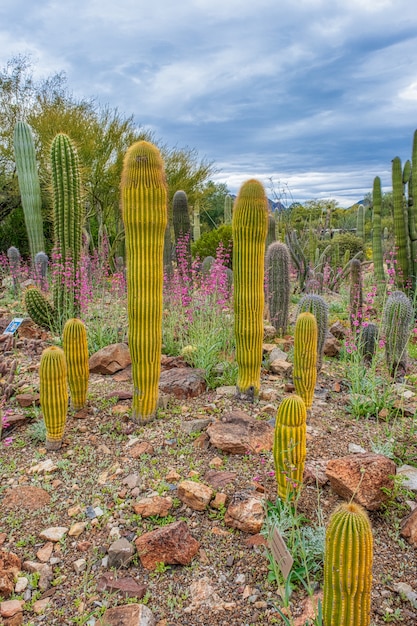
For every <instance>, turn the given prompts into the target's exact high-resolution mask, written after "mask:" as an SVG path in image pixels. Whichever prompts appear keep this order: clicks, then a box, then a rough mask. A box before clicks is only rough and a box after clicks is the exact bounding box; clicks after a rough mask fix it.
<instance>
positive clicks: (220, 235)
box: [191, 224, 232, 267]
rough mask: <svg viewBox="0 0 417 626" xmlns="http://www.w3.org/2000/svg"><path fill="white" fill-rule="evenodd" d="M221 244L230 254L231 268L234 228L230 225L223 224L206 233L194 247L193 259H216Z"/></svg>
mask: <svg viewBox="0 0 417 626" xmlns="http://www.w3.org/2000/svg"><path fill="white" fill-rule="evenodd" d="M220 242H221V243H222V244H223V247H224V249H225V250H226V251H228V252H229V267H231V264H232V227H231V226H230V225H228V224H223V225H222V226H219V228H215V229H213V230H210V231H209V232H208V233H204V235H202V236H201V237H200V239H198V241H195V242H194V243H193V244H192V246H191V250H192V254H193V257H194V258H196V257H198V258H199V259H204V258H206V257H208V256H212V257H215V256H216V252H217V249H218V247H219V244H220Z"/></svg>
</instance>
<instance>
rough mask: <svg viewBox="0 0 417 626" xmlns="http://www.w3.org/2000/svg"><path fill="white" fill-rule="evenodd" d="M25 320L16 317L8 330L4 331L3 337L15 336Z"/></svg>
mask: <svg viewBox="0 0 417 626" xmlns="http://www.w3.org/2000/svg"><path fill="white" fill-rule="evenodd" d="M23 320H24V318H23V317H14V318H13V319H12V321H11V322H10V324H9V325H8V326H7V328H6V330H4V331H3V335H14V334H15V332H16V331H17V329H18V328H19V326H20V324H21V323H22V322H23Z"/></svg>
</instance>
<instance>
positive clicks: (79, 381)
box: [62, 317, 90, 411]
mask: <svg viewBox="0 0 417 626" xmlns="http://www.w3.org/2000/svg"><path fill="white" fill-rule="evenodd" d="M62 345H63V348H64V352H65V358H66V360H67V368H68V384H69V388H70V392H71V400H72V405H73V407H74V409H75V410H76V411H78V410H80V409H82V408H83V407H84V406H85V403H86V401H87V389H88V379H89V376H90V370H89V365H88V345H87V331H86V328H85V325H84V323H83V322H82V321H81V320H80V319H78V318H76V317H73V318H71V319H69V320H67V321H66V323H65V326H64V332H63V335H62Z"/></svg>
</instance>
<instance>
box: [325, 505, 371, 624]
mask: <svg viewBox="0 0 417 626" xmlns="http://www.w3.org/2000/svg"><path fill="white" fill-rule="evenodd" d="M372 558H373V537H372V529H371V525H370V523H369V519H368V516H367V514H366V512H365V510H364V509H363V508H362V507H360V506H359V505H358V504H355V503H354V502H352V503H349V504H346V503H345V504H342V505H341V506H340V507H339V508H338V509H336V511H334V513H333V514H332V516H331V518H330V521H329V524H328V526H327V530H326V547H325V560H324V585H323V592H324V595H323V623H324V624H325V625H326V626H369V624H370V621H371V616H370V612H371V587H372Z"/></svg>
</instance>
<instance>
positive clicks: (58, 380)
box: [39, 346, 68, 450]
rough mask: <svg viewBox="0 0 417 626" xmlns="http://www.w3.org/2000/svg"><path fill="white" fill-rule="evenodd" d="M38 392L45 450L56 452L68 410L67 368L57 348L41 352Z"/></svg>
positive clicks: (61, 352) (51, 347) (53, 347)
mask: <svg viewBox="0 0 417 626" xmlns="http://www.w3.org/2000/svg"><path fill="white" fill-rule="evenodd" d="M39 392H40V404H41V407H42V413H43V419H44V421H45V426H46V448H47V450H58V448H60V447H61V444H62V438H63V436H64V430H65V423H66V419H67V410H68V389H67V366H66V361H65V354H64V351H63V350H62V349H61V348H58V346H50V347H49V348H45V350H44V351H43V352H42V356H41V361H40V365H39Z"/></svg>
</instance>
